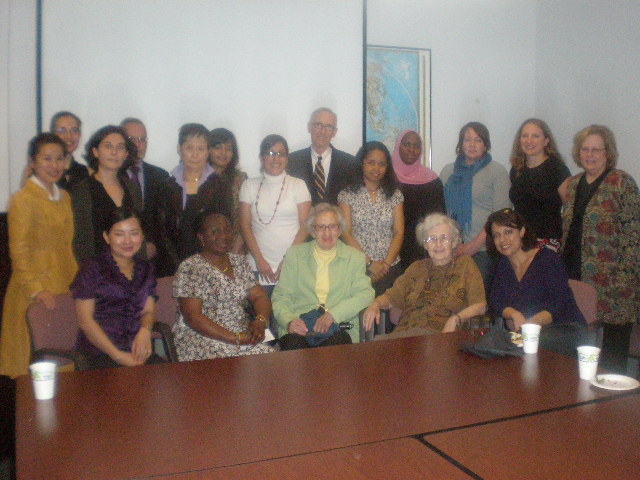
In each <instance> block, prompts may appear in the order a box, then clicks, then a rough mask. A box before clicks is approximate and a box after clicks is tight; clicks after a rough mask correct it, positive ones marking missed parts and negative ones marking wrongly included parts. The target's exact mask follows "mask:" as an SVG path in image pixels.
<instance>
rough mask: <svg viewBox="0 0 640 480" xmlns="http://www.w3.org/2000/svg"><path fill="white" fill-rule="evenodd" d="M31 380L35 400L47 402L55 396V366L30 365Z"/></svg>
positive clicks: (39, 363) (49, 363)
mask: <svg viewBox="0 0 640 480" xmlns="http://www.w3.org/2000/svg"><path fill="white" fill-rule="evenodd" d="M29 368H30V369H31V379H32V380H33V391H34V392H35V395H36V400H49V399H51V398H53V397H54V395H55V394H56V364H55V363H53V362H36V363H33V364H31V366H30V367H29Z"/></svg>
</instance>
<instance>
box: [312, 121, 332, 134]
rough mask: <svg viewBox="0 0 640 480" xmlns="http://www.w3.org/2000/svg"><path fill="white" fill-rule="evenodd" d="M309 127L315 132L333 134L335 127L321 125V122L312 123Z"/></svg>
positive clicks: (325, 124)
mask: <svg viewBox="0 0 640 480" xmlns="http://www.w3.org/2000/svg"><path fill="white" fill-rule="evenodd" d="M311 126H312V127H313V128H315V129H316V130H326V131H328V132H333V131H334V130H335V129H336V127H335V126H333V125H331V124H329V123H322V122H313V123H312V124H311Z"/></svg>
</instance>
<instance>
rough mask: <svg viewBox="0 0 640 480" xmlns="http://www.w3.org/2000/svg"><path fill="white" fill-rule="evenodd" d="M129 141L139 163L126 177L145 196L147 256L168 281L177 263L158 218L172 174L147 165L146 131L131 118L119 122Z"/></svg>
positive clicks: (142, 213)
mask: <svg viewBox="0 0 640 480" xmlns="http://www.w3.org/2000/svg"><path fill="white" fill-rule="evenodd" d="M120 126H121V127H122V128H124V131H125V132H126V133H127V136H128V137H129V139H130V140H131V141H132V142H133V143H135V145H136V149H137V150H138V158H137V159H136V162H135V163H134V164H133V165H132V166H131V167H130V168H129V169H128V170H127V175H128V176H129V178H131V179H132V180H133V181H134V182H136V183H137V184H138V186H139V187H140V190H141V192H142V198H143V201H144V202H143V205H144V207H143V211H142V212H140V214H141V216H142V223H143V226H144V229H145V236H146V238H145V239H146V248H147V255H148V256H149V258H150V259H152V260H153V262H154V263H155V267H156V276H157V277H166V276H170V275H173V274H174V273H175V269H176V266H177V265H175V259H172V258H171V256H170V255H169V254H168V250H169V248H168V247H167V246H166V242H167V239H166V238H163V237H164V236H163V229H162V227H163V225H162V223H163V222H164V219H162V218H161V217H160V215H159V212H160V211H161V208H160V204H161V201H162V198H163V197H164V196H165V195H166V194H167V193H166V184H167V181H168V180H169V174H168V173H167V171H166V170H164V169H162V168H160V167H157V166H155V165H151V164H150V163H148V162H146V161H145V156H146V154H147V144H148V141H149V138H148V137H147V129H146V127H145V125H144V123H142V121H141V120H138V119H137V118H132V117H128V118H125V119H124V120H123V121H122V122H120Z"/></svg>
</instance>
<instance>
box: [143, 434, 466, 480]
mask: <svg viewBox="0 0 640 480" xmlns="http://www.w3.org/2000/svg"><path fill="white" fill-rule="evenodd" d="M155 478H156V479H158V480H164V479H167V480H168V479H171V480H246V479H265V480H269V479H273V480H281V479H287V480H309V479H314V480H335V479H337V478H345V479H349V480H370V479H385V480H395V479H397V480H424V479H425V478H428V479H430V480H470V479H471V477H470V476H469V475H467V474H466V473H463V472H462V470H460V469H459V468H457V467H455V466H454V465H453V464H451V463H450V462H448V461H447V460H445V459H444V458H442V457H441V456H440V455H438V454H437V453H434V452H433V451H432V450H430V449H429V448H427V447H426V446H425V445H423V444H422V443H420V442H419V441H418V440H415V439H413V438H402V439H397V440H388V441H386V442H376V443H371V444H367V445H358V446H355V447H346V448H338V449H335V450H325V451H323V452H317V453H308V454H304V455H296V456H293V457H285V458H277V459H275V460H265V461H263V462H255V463H247V464H244V465H236V466H233V467H222V468H218V469H212V470H204V471H199V472H188V473H179V474H176V475H169V476H164V475H163V476H161V477H155Z"/></svg>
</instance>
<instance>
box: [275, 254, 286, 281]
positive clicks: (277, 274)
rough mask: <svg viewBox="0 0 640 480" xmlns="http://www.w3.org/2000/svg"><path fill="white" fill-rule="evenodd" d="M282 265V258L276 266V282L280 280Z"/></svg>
mask: <svg viewBox="0 0 640 480" xmlns="http://www.w3.org/2000/svg"><path fill="white" fill-rule="evenodd" d="M283 263H284V258H283V259H282V260H281V261H280V263H279V264H278V269H277V270H276V280H275V281H276V282H277V281H278V280H280V272H281V271H282V264H283Z"/></svg>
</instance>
